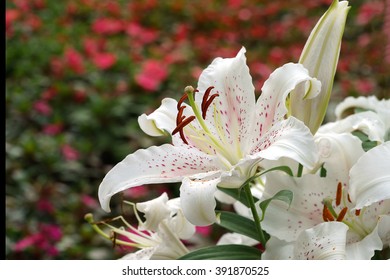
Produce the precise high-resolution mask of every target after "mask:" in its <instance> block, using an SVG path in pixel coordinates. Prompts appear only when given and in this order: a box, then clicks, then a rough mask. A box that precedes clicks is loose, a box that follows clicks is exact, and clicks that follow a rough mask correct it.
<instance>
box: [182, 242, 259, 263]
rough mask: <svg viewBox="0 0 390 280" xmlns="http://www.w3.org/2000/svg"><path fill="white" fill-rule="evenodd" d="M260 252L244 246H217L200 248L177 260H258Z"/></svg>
mask: <svg viewBox="0 0 390 280" xmlns="http://www.w3.org/2000/svg"><path fill="white" fill-rule="evenodd" d="M260 259H261V251H260V250H258V249H256V248H254V247H249V246H245V245H237V244H232V245H219V246H211V247H206V248H202V249H199V250H196V251H193V252H190V253H188V254H187V255H184V256H182V257H181V258H179V260H260Z"/></svg>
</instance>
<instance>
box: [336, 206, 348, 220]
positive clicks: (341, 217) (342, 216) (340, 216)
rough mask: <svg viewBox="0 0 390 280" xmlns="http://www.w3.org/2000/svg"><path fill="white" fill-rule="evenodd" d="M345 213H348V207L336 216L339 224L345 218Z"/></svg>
mask: <svg viewBox="0 0 390 280" xmlns="http://www.w3.org/2000/svg"><path fill="white" fill-rule="evenodd" d="M347 211H348V207H344V208H343V209H342V210H341V211H340V214H339V215H338V216H337V220H336V221H338V222H341V221H342V220H343V219H344V217H345V214H347Z"/></svg>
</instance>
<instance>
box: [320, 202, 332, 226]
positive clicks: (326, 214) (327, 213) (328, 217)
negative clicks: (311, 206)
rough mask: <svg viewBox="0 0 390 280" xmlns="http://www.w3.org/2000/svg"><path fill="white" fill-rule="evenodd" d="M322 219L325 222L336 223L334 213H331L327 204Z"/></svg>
mask: <svg viewBox="0 0 390 280" xmlns="http://www.w3.org/2000/svg"><path fill="white" fill-rule="evenodd" d="M322 219H323V220H324V221H325V222H331V221H334V218H333V216H332V213H331V212H330V211H329V209H328V207H327V206H326V204H324V210H323V211H322Z"/></svg>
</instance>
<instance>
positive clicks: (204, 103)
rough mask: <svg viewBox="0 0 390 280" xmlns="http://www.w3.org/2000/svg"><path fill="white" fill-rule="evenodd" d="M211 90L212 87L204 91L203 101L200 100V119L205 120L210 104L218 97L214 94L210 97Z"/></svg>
mask: <svg viewBox="0 0 390 280" xmlns="http://www.w3.org/2000/svg"><path fill="white" fill-rule="evenodd" d="M213 88H214V87H209V88H208V89H206V91H205V93H204V95H203V99H202V118H203V119H206V113H207V109H208V108H209V107H210V105H211V103H212V102H213V101H214V99H215V98H216V97H217V96H219V94H218V93H215V94H213V95H211V96H210V92H211V90H212V89H213Z"/></svg>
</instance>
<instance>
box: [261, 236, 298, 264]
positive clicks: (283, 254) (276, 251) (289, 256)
mask: <svg viewBox="0 0 390 280" xmlns="http://www.w3.org/2000/svg"><path fill="white" fill-rule="evenodd" d="M294 244H295V243H294V242H286V241H284V240H280V239H278V238H277V237H275V236H271V237H270V239H269V240H268V241H267V249H266V250H265V252H264V253H263V254H261V259H262V260H293V259H294Z"/></svg>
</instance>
